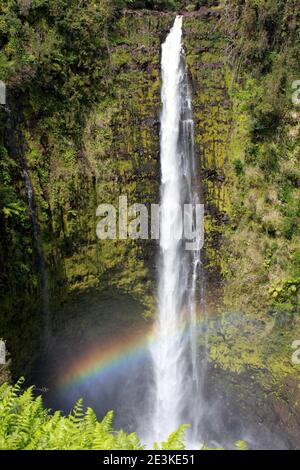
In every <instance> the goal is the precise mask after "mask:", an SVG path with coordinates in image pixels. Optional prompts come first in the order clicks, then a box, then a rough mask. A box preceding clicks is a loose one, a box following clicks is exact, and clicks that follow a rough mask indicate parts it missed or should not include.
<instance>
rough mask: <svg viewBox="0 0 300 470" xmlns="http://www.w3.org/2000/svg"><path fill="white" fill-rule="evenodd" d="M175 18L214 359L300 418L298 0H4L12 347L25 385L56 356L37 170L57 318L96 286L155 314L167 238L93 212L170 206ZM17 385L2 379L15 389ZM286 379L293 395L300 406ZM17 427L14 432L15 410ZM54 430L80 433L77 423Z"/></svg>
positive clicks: (4, 228)
mask: <svg viewBox="0 0 300 470" xmlns="http://www.w3.org/2000/svg"><path fill="white" fill-rule="evenodd" d="M201 7H205V8H201ZM175 10H177V11H178V10H185V11H186V12H187V16H186V17H185V19H184V25H185V26H184V28H185V37H184V41H185V48H186V57H187V63H188V67H189V73H190V77H191V84H192V90H193V107H194V117H195V129H196V135H195V142H196V147H197V148H196V151H197V156H198V159H199V165H200V171H201V188H202V192H203V194H202V196H203V201H204V203H205V205H206V209H207V210H206V221H205V227H206V241H205V253H204V265H205V271H206V283H207V293H208V306H209V313H210V314H211V316H210V318H209V328H208V330H209V344H210V360H211V362H212V363H213V364H214V365H215V366H219V367H221V368H222V369H225V370H226V371H231V372H232V373H233V374H249V376H251V377H255V380H257V381H258V383H259V384H260V385H261V386H262V387H263V388H264V390H265V391H266V393H268V394H269V392H270V391H272V393H271V394H270V395H269V396H270V397H271V396H272V397H275V398H276V400H279V402H280V404H281V405H282V406H285V403H287V402H288V407H289V411H288V412H289V413H291V415H296V416H297V415H299V408H298V406H299V405H298V402H300V400H298V398H297V397H298V395H297V394H298V393H299V388H298V381H299V366H295V365H294V364H292V363H291V354H292V349H291V345H292V342H293V341H294V340H295V339H298V338H299V337H300V315H299V313H300V312H299V305H300V302H299V299H300V297H299V296H300V251H299V247H300V170H299V168H300V165H299V163H300V151H299V149H300V124H299V122H300V121H299V120H300V111H299V109H300V108H299V106H296V105H295V104H293V103H292V93H293V87H292V84H293V81H294V80H299V79H300V66H299V64H300V13H299V8H298V2H297V0H247V1H243V0H222V1H220V2H216V1H177V0H158V1H152V0H127V1H126V0H97V1H92V0H83V1H81V2H78V0H47V1H46V0H32V1H29V0H3V1H2V2H1V5H0V80H3V81H5V83H6V85H7V97H8V102H7V109H4V107H1V109H0V312H1V313H0V337H3V338H4V339H5V340H6V341H7V347H8V350H9V351H10V353H11V357H12V363H11V369H12V374H13V377H14V378H16V377H18V376H20V375H23V374H25V375H26V374H27V372H28V370H30V367H31V364H32V361H33V360H34V356H35V353H36V351H37V350H38V348H39V347H40V344H39V341H40V340H39V337H40V331H41V328H42V314H41V304H42V301H41V289H40V280H39V273H38V269H37V263H36V253H35V247H34V243H33V236H32V223H31V219H30V213H29V209H28V201H27V195H26V188H25V181H24V172H23V171H24V168H27V170H28V173H29V175H30V178H31V181H32V185H33V189H34V200H35V205H36V212H37V219H38V226H39V236H40V241H41V247H42V252H43V257H44V261H45V266H46V271H47V278H48V284H49V294H50V300H51V305H52V312H51V319H52V321H53V324H54V325H56V326H57V325H58V324H59V322H60V321H61V317H60V315H61V314H58V313H57V312H58V311H59V309H60V307H61V304H62V303H63V302H64V301H65V300H67V299H69V295H70V294H75V293H76V292H82V291H87V292H89V290H96V291H97V292H103V293H105V292H110V293H111V292H114V293H115V295H116V298H117V297H118V296H119V295H121V296H122V295H123V294H124V293H125V294H130V296H132V297H133V298H134V299H136V300H137V301H138V302H139V304H142V308H141V311H142V310H143V314H144V315H151V314H152V313H153V309H154V304H155V301H154V280H155V245H154V244H153V243H152V242H151V241H149V242H146V243H144V242H143V243H141V242H140V241H138V240H137V241H131V240H124V241H122V242H118V243H116V242H115V241H108V242H106V243H103V242H99V241H98V240H97V238H96V230H95V229H96V224H97V220H96V217H95V210H96V207H97V205H98V204H99V203H101V202H110V203H113V204H117V200H118V197H119V196H120V195H121V194H125V193H126V194H127V195H128V202H129V204H132V203H134V202H146V203H147V204H151V203H152V202H157V199H158V193H159V156H158V155H159V110H160V73H159V61H160V45H161V41H162V39H163V37H164V34H165V32H166V31H167V30H168V29H169V27H170V25H171V24H172V21H173V18H174V14H175ZM194 12H195V13H194ZM100 314H101V312H99V315H100ZM141 315H142V313H141ZM103 318H105V315H103ZM100 323H101V321H100ZM8 375H9V373H8V371H7V369H6V370H5V371H4V369H3V370H2V369H1V370H0V381H4V380H5V381H6V380H7V379H8ZM251 380H252V379H251ZM287 381H292V383H293V390H295V393H294V392H293V393H294V395H293V397H296V398H295V399H294V398H293V399H290V397H289V396H287V395H286V394H287V393H289V387H290V385H289V386H287V385H286V383H287ZM5 387H6V386H5ZM1 390H2V389H1ZM4 390H6V391H5V392H4ZM9 390H10V392H9ZM11 390H12V389H9V388H3V391H2V393H7V394H9V393H16V392H12V391H11ZM274 390H276V392H273V391H274ZM26 393H27V394H29V395H30V393H29V392H26ZM29 395H28V397H29ZM14 400H20V401H21V402H22V396H20V397H19V398H18V399H17V398H14ZM24 400H25V401H26V400H28V403H29V402H30V403H31V405H30V406H32V407H33V408H34V406H37V405H33V404H34V403H36V402H35V401H34V400H33V401H32V402H31V401H30V400H31V399H30V398H24ZM18 403H19V402H18ZM14 406H17V405H16V403H15V405H14ZM18 406H21V404H18ZM39 406H41V405H39ZM89 413H90V412H89ZM38 415H39V416H40V417H41V416H44V418H43V419H45V421H43V422H44V424H43V426H44V425H45V426H52V425H53V426H54V425H55V423H54V421H53V422H52V420H54V417H52V415H50V414H49V415H48V414H47V413H46V414H45V412H44V410H42V408H39V411H38ZM54 416H55V415H54ZM9 419H10V420H12V421H11V422H12V423H14V424H12V427H11V428H10V429H13V428H14V426H16V424H15V423H16V421H14V420H15V419H16V417H14V418H9ZM39 419H42V418H39ZM55 419H57V426H62V425H63V422H66V423H70V426H71V427H72V419H71V418H70V417H69V418H63V417H59V418H55ZM84 419H88V418H84ZM64 420H65V421H64ZM50 422H52V424H50ZM55 426H56V425H55ZM68 426H69V424H68ZM95 426H96V424H95ZM97 426H98V427H99V426H100V427H101V423H97ZM74 429H75V428H74ZM5 432H6V431H5ZM12 432H13V431H12ZM72 432H73V431H72ZM74 432H75V431H74ZM107 436H110V433H108V434H107ZM111 436H113V437H110V438H111V439H113V441H112V442H113V444H111V445H117V444H116V442H117V441H114V439H115V438H116V437H115V435H114V434H112V435H111ZM25 438H26V436H25V437H24V439H25ZM64 438H66V439H67V440H68V439H69V437H66V436H65V437H62V439H64ZM77 438H78V439H80V436H79V435H78V436H77ZM77 438H76V439H77ZM107 438H108V437H107ZM123 438H124V440H125V441H126V443H127V444H126V445H131V444H130V442H131V440H130V439H131V438H129V437H128V436H127V437H125V436H123V437H122V436H121V437H120V439H123ZM18 439H19V437H18ZM18 439H17V440H16V443H17V444H16V445H23V444H21V442H23V443H24V442H25V441H22V439H21V438H20V439H21V440H20V441H18ZM43 439H46V438H45V437H43ZM43 439H42V440H43ZM13 440H14V438H12V442H13ZM36 442H37V441H36ZM38 442H39V443H40V442H42V441H38ZM43 442H44V441H43ZM66 442H67V441H66ZM74 442H75V441H74ZM76 442H78V446H79V445H81V444H80V442H81V441H79V440H78V441H76ZM89 442H91V441H89ZM132 442H133V441H132ZM132 442H131V443H132ZM45 443H46V444H45V445H46V446H48V445H49V446H50V445H52V444H51V443H50V441H49V442H48V441H46V440H45ZM13 445H14V444H13V443H12V446H13ZM26 445H27V444H26ZM28 445H29V444H28ZM30 445H34V446H35V445H42V444H33V443H32V444H30ZM59 445H60V444H59ZM66 445H67V444H66ZM76 445H77V444H76ZM90 445H93V444H92V443H91V444H90ZM132 445H135V444H133V443H132Z"/></svg>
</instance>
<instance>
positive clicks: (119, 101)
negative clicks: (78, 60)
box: [1, 8, 229, 370]
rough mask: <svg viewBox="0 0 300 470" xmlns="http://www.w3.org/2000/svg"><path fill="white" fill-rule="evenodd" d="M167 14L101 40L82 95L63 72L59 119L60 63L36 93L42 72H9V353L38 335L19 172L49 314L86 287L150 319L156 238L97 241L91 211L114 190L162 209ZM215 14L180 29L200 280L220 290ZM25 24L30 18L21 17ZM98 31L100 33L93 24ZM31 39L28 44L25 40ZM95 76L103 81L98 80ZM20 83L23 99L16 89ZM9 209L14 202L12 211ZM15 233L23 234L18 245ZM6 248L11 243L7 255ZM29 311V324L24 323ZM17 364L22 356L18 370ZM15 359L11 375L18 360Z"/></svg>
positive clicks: (222, 118)
mask: <svg viewBox="0 0 300 470" xmlns="http://www.w3.org/2000/svg"><path fill="white" fill-rule="evenodd" d="M174 16H175V14H174V13H172V12H153V11H147V10H139V11H125V12H124V13H123V14H122V15H117V16H116V17H115V19H114V23H113V25H112V26H110V27H109V28H106V29H105V31H104V34H103V37H101V40H100V42H99V44H98V47H100V54H101V60H100V61H99V62H95V63H92V62H91V58H90V59H89V61H88V60H87V65H86V68H85V69H84V70H83V71H82V70H81V71H80V73H81V75H82V76H83V77H82V81H83V84H82V85H80V84H79V85H78V86H79V91H80V86H82V90H81V93H82V94H83V96H81V97H80V96H79V97H78V96H77V93H78V92H79V91H78V92H77V91H76V81H78V80H79V79H80V78H79V77H80V75H79V72H77V74H75V75H74V71H73V70H72V71H70V72H69V73H70V76H68V77H67V83H66V84H65V85H64V86H65V87H66V86H69V87H71V86H72V87H74V88H75V90H73V94H72V96H71V97H68V102H66V104H65V106H66V115H63V114H62V113H63V106H62V108H61V109H59V107H60V104H59V98H60V97H59V95H58V96H55V99H54V100H53V103H52V108H51V109H49V105H48V109H42V103H43V100H44V99H46V98H45V96H47V95H45V93H50V91H51V88H53V87H54V89H53V92H55V93H59V92H60V89H57V86H58V84H59V80H61V81H62V84H63V77H59V74H62V73H63V71H62V70H61V69H60V67H57V65H56V63H57V61H56V60H54V62H55V63H54V64H53V62H52V61H53V58H52V61H51V62H50V64H49V71H47V69H46V70H45V72H44V73H45V74H46V72H47V73H48V75H49V78H48V79H47V80H48V82H47V83H46V84H45V83H44V82H42V83H38V86H39V87H40V89H39V90H35V89H33V88H32V87H31V86H29V85H28V83H30V81H32V82H35V81H37V74H38V71H37V70H34V67H32V69H33V70H32V71H31V76H30V73H29V71H27V74H28V75H29V77H26V80H25V83H24V82H22V81H21V83H20V84H19V83H16V78H15V77H14V76H13V75H12V76H9V78H8V83H9V86H8V99H9V105H10V107H11V109H12V114H13V116H15V115H18V119H15V118H14V119H13V120H11V121H9V119H8V117H7V114H6V115H5V114H4V113H3V114H2V120H3V123H5V120H6V122H7V126H6V127H9V128H10V129H8V130H7V131H6V134H4V135H3V147H2V148H3V152H4V153H5V152H6V153H5V155H4V157H3V162H4V163H3V165H4V164H5V165H6V166H5V168H6V169H7V172H8V174H9V176H8V177H9V178H10V181H11V183H12V182H14V184H15V187H16V194H15V198H16V203H17V204H19V205H20V209H18V210H19V212H18V213H17V212H16V210H15V212H13V210H11V212H10V213H9V216H6V217H4V224H5V226H6V232H5V237H4V238H2V243H3V244H2V251H1V253H2V257H3V260H5V263H6V264H7V267H6V268H4V269H3V290H2V292H3V294H2V300H1V303H2V309H3V311H4V312H6V315H4V319H2V322H3V323H2V325H3V326H2V330H3V336H5V335H6V337H7V338H8V347H9V349H10V351H11V353H12V355H13V357H14V356H15V355H16V352H17V351H19V348H20V344H19V341H21V344H22V342H23V340H22V339H21V338H20V337H21V332H22V331H26V332H28V335H29V336H32V337H34V338H36V337H37V336H38V334H37V332H38V328H39V327H40V326H41V324H42V322H43V320H42V299H41V293H40V282H39V277H40V276H39V272H38V269H37V267H36V260H37V257H36V255H37V254H36V250H35V249H34V246H33V242H32V227H31V218H30V211H29V210H28V203H27V194H26V188H25V182H24V175H23V167H24V165H25V166H26V168H28V173H29V176H30V179H31V182H32V186H33V191H34V201H35V206H36V216H37V219H38V232H39V233H38V236H39V238H40V244H41V248H42V256H43V259H44V265H45V269H46V275H47V287H48V291H49V296H50V303H51V305H52V316H53V315H54V317H55V311H56V310H57V308H58V307H59V304H60V303H61V301H62V300H63V299H64V298H65V296H66V294H67V293H68V292H72V291H78V290H82V289H87V288H97V289H100V290H103V291H107V290H111V291H112V295H113V292H114V291H115V292H116V291H121V292H127V293H129V294H130V295H132V296H134V297H136V298H137V299H138V300H140V301H141V302H142V303H143V304H144V305H145V313H146V314H147V313H149V314H151V312H153V309H154V305H155V300H154V294H153V293H154V291H155V276H156V272H155V265H156V242H154V241H151V240H148V241H138V240H137V241H134V240H124V241H120V240H118V241H117V242H116V241H114V240H106V241H99V240H97V237H96V224H97V218H96V208H97V206H98V205H99V204H101V203H111V204H113V205H114V206H115V207H118V198H119V196H121V195H126V196H127V198H128V205H131V204H133V203H135V202H141V203H144V204H146V205H147V207H148V208H150V204H151V203H158V202H159V181H160V176H159V171H160V170H159V115H160V47H161V43H162V42H163V39H164V37H165V35H166V34H167V32H168V31H169V29H170V27H171V25H172V23H173V21H174ZM218 19H219V14H218V13H217V12H214V11H212V10H209V9H207V8H202V9H200V11H199V12H197V14H193V15H187V16H186V18H185V27H184V28H185V47H186V53H187V62H188V67H189V71H190V78H191V83H192V88H193V99H194V115H195V121H196V146H197V149H196V152H197V156H198V159H199V162H200V167H201V178H202V180H203V188H202V192H203V197H204V200H205V201H206V202H207V204H206V206H207V249H206V265H207V268H208V269H207V272H208V275H207V280H208V284H209V286H210V285H213V286H214V287H216V288H219V281H220V279H219V264H220V263H219V259H218V254H217V252H218V249H219V244H220V237H219V226H220V224H221V223H222V221H223V216H224V203H225V192H224V190H223V189H222V188H223V181H224V174H223V170H222V167H223V164H224V161H225V158H226V139H228V123H229V113H228V109H229V102H228V97H227V92H226V83H225V71H224V67H223V62H222V57H221V53H220V51H221V46H222V37H221V34H220V33H219V32H217V31H216V24H217V21H218ZM23 20H24V22H25V23H26V21H29V23H30V17H28V16H26V15H25V17H24V18H23ZM32 21H33V20H32ZM31 24H32V35H33V36H34V34H36V33H37V31H40V30H41V29H43V25H42V24H41V23H40V22H39V21H38V22H37V24H35V23H31ZM94 28H95V31H94V34H97V31H96V26H94ZM40 34H41V33H40ZM54 34H56V31H55V32H53V35H54ZM45 39H46V38H45ZM32 41H33V39H32V38H30V41H29V42H30V43H32ZM31 47H33V45H32V44H31ZM73 47H74V46H73ZM78 47H79V46H78ZM95 47H96V45H95ZM39 54H40V56H39V60H40V62H41V63H42V62H43V61H44V62H45V61H46V58H47V57H48V56H47V55H46V52H44V51H42V52H41V51H39ZM43 54H44V55H43ZM92 56H93V55H92ZM92 56H91V57H92ZM40 57H42V59H43V60H42V59H41V58H40ZM61 60H63V59H61ZM82 60H83V59H82ZM95 60H96V58H95ZM97 60H98V58H97ZM38 65H39V66H40V67H42V64H39V63H38ZM50 65H51V67H50ZM72 67H73V66H72ZM77 67H79V65H78V64H77ZM52 68H53V69H54V70H52ZM56 68H57V69H58V71H57V72H56V71H55V70H56ZM71 72H72V73H71ZM41 73H43V71H42V70H41ZM64 73H65V75H67V72H64ZM73 75H74V76H73ZM93 76H96V77H99V82H97V80H94V79H93ZM46 78H47V74H46V77H45V80H46ZM84 79H85V80H86V82H87V83H85V82H84ZM56 82H57V83H56ZM46 86H47V87H48V90H47V89H45V88H46ZM26 87H27V94H26V93H24V92H23V90H22V88H26ZM20 88H21V90H22V91H19V89H20ZM94 88H97V90H96V91H95V89H94ZM212 88H213V90H214V92H213V94H211V91H212ZM18 93H19V94H20V96H18ZM70 93H71V92H70ZM74 94H75V96H74ZM89 95H90V96H89ZM75 97H76V98H75ZM74 99H78V103H76V102H75V104H74V103H73V101H72V100H74ZM70 100H71V101H70ZM89 100H90V101H89ZM80 104H81V108H80ZM55 107H57V109H55ZM35 108H36V109H35ZM9 133H10V135H13V134H15V135H17V137H18V142H17V143H16V144H15V148H14V147H13V146H12V145H9ZM7 152H8V153H7ZM5 159H6V160H5ZM17 165H19V168H18V167H17ZM9 204H10V201H8V202H7V206H8V208H9V207H10V205H9ZM13 204H14V202H13ZM13 207H14V206H13ZM7 210H10V209H7ZM19 214H20V215H19ZM21 215H22V217H23V219H22V220H20V219H21ZM14 224H18V225H17V226H16V227H15V226H14ZM14 234H15V235H14ZM14 236H17V237H20V239H19V240H18V241H17V240H16V239H15V238H14ZM7 243H10V244H13V248H12V253H11V254H10V255H8V256H7V253H6V248H5V246H6V244H7ZM13 252H14V253H16V252H17V253H19V254H18V255H17V256H18V257H17V258H15V262H14V266H15V268H17V269H20V265H21V266H22V269H23V272H21V273H20V275H19V277H18V278H17V277H16V275H15V272H14V270H12V269H11V267H10V264H9V263H10V262H11V260H12V259H13V256H14V254H13ZM3 266H5V264H4V265H3ZM7 286H9V289H12V287H11V286H14V287H13V290H11V295H10V296H9V298H8V297H7V295H6V288H7ZM208 291H211V288H210V287H209V288H208ZM27 293H29V294H28V295H29V297H28V296H27ZM33 298H34V299H35V300H34V301H33V300H32V299H33ZM214 298H216V295H215V294H214ZM14 312H15V313H14ZM15 315H17V316H19V317H22V318H23V319H24V324H23V323H22V322H21V323H18V325H19V327H20V332H19V334H18V335H16V331H14V332H13V333H12V331H13V327H12V325H13V321H14V320H13V318H15ZM28 316H30V317H31V318H32V324H31V326H29V327H28ZM54 317H53V320H54ZM25 325H26V328H25ZM17 329H18V327H17ZM17 337H18V339H17V342H16V338H17ZM26 338H27V337H26ZM24 339H25V338H24ZM27 339H28V338H27ZM34 347H35V346H34ZM25 349H27V348H25ZM22 362H23V361H22V360H21V359H20V364H21V363H22ZM29 362H30V361H29ZM14 364H15V367H16V370H19V366H18V361H16V362H15V363H14ZM20 369H21V367H20Z"/></svg>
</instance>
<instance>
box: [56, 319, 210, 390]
mask: <svg viewBox="0 0 300 470" xmlns="http://www.w3.org/2000/svg"><path fill="white" fill-rule="evenodd" d="M197 323H198V328H199V327H200V329H201V327H202V326H201V325H203V319H201V318H200V319H199V320H198V321H197ZM186 326H187V323H186V322H183V323H182V325H181V328H182V329H183V330H185V329H186ZM175 334H176V332H175ZM187 334H189V333H188V332H187ZM157 344H158V343H157V338H156V335H155V331H154V330H153V328H151V331H150V332H149V330H148V331H145V330H143V331H140V332H135V333H134V334H132V333H131V334H129V333H128V332H127V334H126V333H123V335H122V336H119V337H117V338H114V339H110V340H107V341H102V340H101V342H100V343H97V344H94V345H92V346H91V347H90V349H89V350H88V351H87V352H85V353H84V354H83V355H82V356H81V357H80V356H79V357H78V356H76V357H75V358H74V359H73V360H72V362H71V363H70V364H68V365H67V367H66V370H65V371H64V372H63V373H62V375H61V376H60V377H59V379H58V384H57V385H58V387H59V388H64V389H65V388H69V387H76V386H79V385H83V384H84V385H88V386H89V385H92V384H93V382H96V381H99V380H105V379H108V378H109V377H111V376H113V375H114V374H116V373H117V372H118V371H122V370H124V369H125V368H126V367H128V366H129V365H132V364H138V363H139V362H142V361H143V359H145V358H146V357H147V355H148V354H149V347H156V346H157Z"/></svg>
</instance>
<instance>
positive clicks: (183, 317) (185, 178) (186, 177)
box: [151, 16, 200, 441]
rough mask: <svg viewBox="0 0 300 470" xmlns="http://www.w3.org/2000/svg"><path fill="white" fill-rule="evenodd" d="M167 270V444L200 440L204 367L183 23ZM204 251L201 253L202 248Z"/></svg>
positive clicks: (168, 184)
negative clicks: (181, 438) (189, 212)
mask: <svg viewBox="0 0 300 470" xmlns="http://www.w3.org/2000/svg"><path fill="white" fill-rule="evenodd" d="M161 70H162V92H161V98H162V115H161V152H160V154H161V211H162V212H161V213H162V216H161V223H160V260H161V264H160V269H159V286H158V315H157V321H156V326H155V328H156V331H155V334H156V338H157V340H156V342H155V347H153V348H152V350H151V354H152V360H153V367H154V410H153V414H152V433H153V436H152V437H153V438H154V439H155V440H157V441H162V440H163V439H165V438H166V437H167V436H168V435H169V434H170V433H171V432H173V431H175V430H176V429H177V428H178V427H179V426H180V425H181V424H183V423H189V424H191V425H192V427H193V435H192V436H191V439H194V438H195V436H196V434H197V427H198V416H199V412H198V410H197V405H198V397H197V392H198V391H199V364H198V360H197V344H196V343H197V331H196V330H197V328H196V327H197V323H196V311H197V309H196V301H195V296H196V291H197V277H198V268H199V263H200V250H199V249H197V250H196V251H188V250H185V242H184V240H183V239H181V229H182V227H181V220H182V218H181V213H180V212H179V211H178V208H183V205H184V204H185V203H190V204H191V203H194V204H195V203H197V202H199V201H198V195H197V192H196V191H195V189H194V184H193V179H194V177H195V176H196V175H195V159H194V123H193V119H192V107H191V96H190V91H189V87H188V79H187V71H186V65H185V59H184V52H183V48H182V17H180V16H177V17H176V19H175V22H174V25H173V28H172V29H171V31H170V33H169V35H168V36H167V39H166V41H165V43H164V44H163V45H162V59H161ZM198 248H199V246H198Z"/></svg>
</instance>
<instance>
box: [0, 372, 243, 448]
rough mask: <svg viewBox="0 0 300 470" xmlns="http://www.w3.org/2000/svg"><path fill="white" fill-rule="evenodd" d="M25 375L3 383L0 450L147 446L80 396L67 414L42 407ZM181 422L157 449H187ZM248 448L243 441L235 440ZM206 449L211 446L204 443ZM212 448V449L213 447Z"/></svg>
mask: <svg viewBox="0 0 300 470" xmlns="http://www.w3.org/2000/svg"><path fill="white" fill-rule="evenodd" d="M22 383H23V379H20V380H19V381H18V382H17V383H16V384H15V385H14V386H12V385H9V384H7V383H4V384H2V385H1V386H0V450H142V449H143V448H144V446H143V445H142V444H141V442H140V440H139V439H138V437H137V436H136V434H135V433H131V434H126V433H125V432H124V431H122V430H121V431H115V430H114V429H113V427H112V425H113V412H112V411H110V412H108V413H107V415H106V416H105V417H104V418H103V419H102V421H101V422H99V421H98V419H97V416H96V415H95V413H94V411H93V410H92V409H91V408H87V409H86V410H85V409H84V407H83V402H82V400H79V401H78V402H77V403H76V405H75V407H74V408H73V410H72V411H71V412H70V414H69V415H68V416H63V415H62V414H61V413H60V412H59V411H56V412H55V413H54V414H50V410H46V409H45V408H44V407H43V403H42V399H41V397H40V396H38V397H35V396H34V387H30V388H28V389H26V390H22V389H21V386H22ZM186 427H187V426H185V425H183V426H181V427H180V428H179V429H178V430H177V431H175V432H173V433H172V434H171V435H170V436H169V438H168V439H167V440H166V441H164V442H162V443H161V444H160V445H159V444H157V443H155V444H154V445H153V448H154V449H156V450H159V449H160V450H182V449H185V429H186ZM236 448H237V449H238V450H246V449H247V445H246V443H245V442H244V441H238V442H237V443H236ZM203 450H208V448H206V447H204V449H203ZM211 450H212V449H211Z"/></svg>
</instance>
